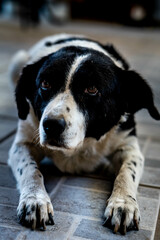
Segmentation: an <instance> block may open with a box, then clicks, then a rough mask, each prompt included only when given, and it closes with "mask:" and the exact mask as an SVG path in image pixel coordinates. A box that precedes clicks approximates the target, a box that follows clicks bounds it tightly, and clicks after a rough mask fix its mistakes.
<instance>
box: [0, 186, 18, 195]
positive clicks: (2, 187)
mask: <svg viewBox="0 0 160 240" xmlns="http://www.w3.org/2000/svg"><path fill="white" fill-rule="evenodd" d="M0 189H7V190H11V189H13V190H17V193H19V191H18V189H17V188H16V187H14V188H12V187H4V186H0Z"/></svg>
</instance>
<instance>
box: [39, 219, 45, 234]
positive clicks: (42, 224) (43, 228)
mask: <svg viewBox="0 0 160 240" xmlns="http://www.w3.org/2000/svg"><path fill="white" fill-rule="evenodd" d="M40 229H41V230H42V231H45V230H46V225H45V222H44V218H43V219H42V221H41V227H40Z"/></svg>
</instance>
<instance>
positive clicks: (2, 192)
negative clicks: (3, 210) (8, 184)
mask: <svg viewBox="0 0 160 240" xmlns="http://www.w3.org/2000/svg"><path fill="white" fill-rule="evenodd" d="M18 200H19V193H18V190H16V189H11V188H2V187H0V204H3V205H5V204H6V205H13V206H17V205H18Z"/></svg>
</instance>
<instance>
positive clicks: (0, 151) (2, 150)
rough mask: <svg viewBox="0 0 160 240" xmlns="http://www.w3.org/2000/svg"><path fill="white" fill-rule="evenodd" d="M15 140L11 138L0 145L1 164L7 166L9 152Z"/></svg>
mask: <svg viewBox="0 0 160 240" xmlns="http://www.w3.org/2000/svg"><path fill="white" fill-rule="evenodd" d="M13 140H14V136H11V137H9V138H7V139H6V140H5V141H3V142H2V143H1V144H0V163H3V164H7V159H8V151H9V149H10V147H11V144H12V142H13Z"/></svg>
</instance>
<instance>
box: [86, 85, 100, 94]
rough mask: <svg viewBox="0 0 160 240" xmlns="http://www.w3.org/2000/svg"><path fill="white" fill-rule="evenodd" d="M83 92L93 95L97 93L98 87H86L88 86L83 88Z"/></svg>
mask: <svg viewBox="0 0 160 240" xmlns="http://www.w3.org/2000/svg"><path fill="white" fill-rule="evenodd" d="M84 92H85V93H87V94H89V95H92V96H95V95H96V94H97V93H98V89H97V88H96V87H95V86H93V87H88V88H86V89H85V91H84Z"/></svg>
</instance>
